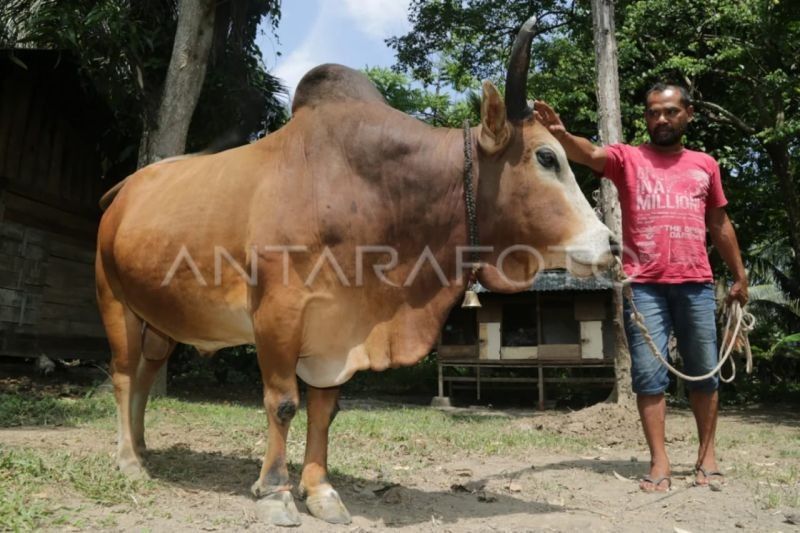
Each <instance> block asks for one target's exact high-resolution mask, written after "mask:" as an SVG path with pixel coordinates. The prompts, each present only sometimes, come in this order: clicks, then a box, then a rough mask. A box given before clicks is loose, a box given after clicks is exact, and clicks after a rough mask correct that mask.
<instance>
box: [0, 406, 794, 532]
mask: <svg viewBox="0 0 800 533" xmlns="http://www.w3.org/2000/svg"><path fill="white" fill-rule="evenodd" d="M375 404H380V405H382V406H384V407H385V405H386V404H385V403H382V402H370V401H369V400H364V399H358V400H345V401H343V406H342V407H343V411H345V412H346V411H347V410H348V409H363V408H365V406H366V408H369V406H370V405H375ZM448 413H450V414H452V415H453V416H460V415H465V414H466V415H469V416H472V415H475V416H486V417H487V418H496V417H500V418H502V419H503V420H504V421H506V422H504V424H508V425H511V426H512V427H513V428H514V429H518V430H519V431H531V430H534V431H542V432H547V433H548V434H550V433H552V434H554V435H561V436H564V437H567V438H572V437H575V438H577V439H586V444H585V445H584V446H583V447H582V448H581V450H582V451H580V452H574V451H558V450H555V451H554V450H553V449H552V447H549V448H548V449H547V450H543V451H541V452H535V453H533V452H532V453H529V454H528V455H526V456H519V455H516V454H513V453H504V452H503V451H502V446H500V447H499V451H497V452H496V453H491V454H484V455H480V454H477V455H476V454H474V453H471V454H469V455H468V456H467V457H461V456H459V455H458V454H453V455H451V456H450V457H445V458H441V457H439V458H435V459H431V458H425V457H420V458H419V459H418V460H419V461H420V462H422V463H423V464H422V466H423V467H422V468H416V467H414V466H413V463H412V466H411V467H409V466H399V467H398V466H394V467H393V466H392V464H391V462H390V461H389V460H387V465H386V468H385V469H384V470H381V471H380V472H377V473H373V474H364V475H360V476H359V475H356V476H352V475H344V474H339V475H336V474H335V473H334V475H333V476H332V481H333V483H334V485H335V486H336V488H337V489H338V491H339V493H340V495H341V497H342V499H343V501H344V502H345V504H346V505H347V507H348V508H349V510H350V512H351V514H352V517H353V522H352V524H350V525H347V526H331V525H328V524H326V523H324V522H321V521H319V520H317V519H315V518H313V517H312V516H310V515H309V514H307V511H306V509H305V506H304V505H303V504H302V502H300V501H299V500H298V509H299V510H300V512H301V515H302V520H303V523H302V525H301V526H300V527H299V528H296V529H295V531H302V532H312V531H313V532H316V531H348V532H362V531H396V532H398V533H399V532H412V531H413V532H418V531H453V532H457V531H458V532H461V531H465V532H467V531H469V532H471V531H476V532H477V531H576V530H587V531H644V530H647V531H670V532H678V533H680V532H682V531H691V532H700V531H733V530H745V531H798V530H800V528H798V526H797V525H794V524H793V522H795V523H797V522H800V509H799V508H798V503H797V501H798V491H799V490H800V488H799V487H798V471H799V470H800V416H799V415H798V413H796V412H791V411H790V410H782V409H778V408H769V409H748V410H739V411H737V410H724V411H723V413H722V416H721V420H720V423H719V456H720V465H721V467H722V469H723V470H724V471H725V473H726V483H725V484H724V485H723V486H722V487H721V490H710V489H709V488H698V487H692V486H691V480H692V479H693V476H692V471H691V466H692V464H693V462H694V454H695V453H696V444H695V441H694V436H693V435H694V421H693V419H692V418H691V415H690V413H689V412H688V411H686V410H681V409H671V411H670V413H669V418H668V429H667V433H668V436H669V438H668V442H669V450H670V453H671V459H672V462H673V469H674V473H673V475H674V477H673V488H672V490H671V491H670V492H668V493H666V494H645V493H642V492H640V491H639V490H638V488H637V481H636V480H637V479H638V478H639V477H641V476H642V475H643V474H645V473H646V471H647V463H646V461H647V460H648V454H647V452H646V448H645V443H644V440H643V438H642V437H641V436H640V429H639V426H638V421H637V418H636V416H635V414H634V413H631V412H630V411H624V410H620V409H617V408H615V407H613V406H610V405H598V406H594V407H592V408H588V409H584V410H581V411H576V412H563V411H560V412H555V411H550V412H535V411H522V410H498V409H492V410H488V409H486V408H454V409H450V410H449V411H448ZM215 428H216V429H215ZM215 428H209V429H208V430H204V429H203V428H197V430H196V431H192V432H191V437H190V436H188V435H187V430H186V427H185V426H181V425H179V424H173V423H170V421H169V420H168V419H165V418H161V419H159V420H158V422H157V423H156V424H154V425H151V431H150V432H149V434H148V446H149V448H150V450H151V451H150V452H149V455H148V457H147V467H148V470H149V471H150V472H151V475H152V476H153V478H154V479H155V480H157V487H156V488H155V489H153V490H152V491H150V493H149V496H148V497H147V501H141V502H138V501H134V502H133V503H130V502H127V503H125V504H117V505H113V506H110V507H109V506H100V505H92V504H91V503H87V501H86V500H85V499H81V498H80V497H78V496H74V501H73V497H71V496H69V495H65V494H64V491H58V498H59V502H58V505H61V506H66V507H71V508H78V509H80V512H81V513H82V514H83V516H84V518H85V519H86V524H91V526H90V527H89V526H87V527H86V529H92V530H94V529H108V530H124V531H130V530H136V531H171V532H179V531H197V530H202V531H239V530H259V531H262V530H280V529H279V528H269V527H267V526H266V525H265V524H264V523H263V521H261V520H260V518H259V504H258V502H257V501H256V500H254V499H253V498H252V497H251V496H250V494H249V486H250V484H251V483H252V482H253V481H254V473H255V472H257V470H258V467H259V461H258V459H257V457H258V456H257V455H255V454H252V453H246V452H244V451H242V450H241V449H240V448H237V447H236V446H235V445H234V444H233V443H232V442H231V439H230V438H229V437H230V436H229V435H227V434H226V432H225V431H224V430H219V428H218V427H216V426H215ZM333 431H334V432H335V431H336V429H335V426H334V429H333ZM198 435H202V436H201V437H198ZM420 437H421V438H424V437H425V436H424V435H420ZM115 438H116V435H115V431H114V430H113V429H112V428H111V427H89V426H87V427H31V426H28V427H13V428H0V444H1V445H2V446H5V447H7V448H9V449H12V450H13V449H26V450H39V449H46V450H48V451H53V450H81V453H99V454H106V455H109V456H110V455H111V454H112V453H113V450H114V445H115ZM435 444H436V443H433V445H434V446H435ZM346 453H348V451H347V450H340V451H338V454H340V455H342V454H346ZM353 453H356V451H355V450H354V451H353ZM375 453H381V452H380V451H379V450H376V452H375ZM415 460H416V459H415ZM0 474H2V471H0ZM294 476H295V478H296V476H297V472H296V467H295V472H294ZM42 490H43V491H44V492H45V493H47V487H43V488H42ZM132 498H133V499H134V500H136V498H135V497H132ZM65 527H66V528H67V529H84V528H82V527H80V525H78V526H75V525H73V526H58V527H56V528H54V529H59V530H62V529H64V528H65Z"/></svg>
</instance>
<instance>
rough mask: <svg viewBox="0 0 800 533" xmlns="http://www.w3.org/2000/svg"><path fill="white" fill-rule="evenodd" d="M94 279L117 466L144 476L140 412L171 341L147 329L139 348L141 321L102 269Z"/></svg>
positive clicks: (142, 423)
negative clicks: (112, 401) (107, 351)
mask: <svg viewBox="0 0 800 533" xmlns="http://www.w3.org/2000/svg"><path fill="white" fill-rule="evenodd" d="M96 278H97V301H98V305H99V308H100V315H101V316H102V319H103V325H104V326H105V329H106V335H107V336H108V343H109V346H110V347H111V381H112V383H113V384H114V397H115V398H116V401H117V466H118V467H119V469H120V471H122V472H123V473H125V474H127V475H129V476H132V477H146V476H147V474H146V472H145V470H144V467H143V466H142V456H141V454H142V452H143V451H144V449H145V443H144V409H145V405H146V404H147V395H148V394H149V392H150V387H151V386H152V384H153V380H154V378H155V376H156V374H157V373H158V370H159V369H160V368H161V366H163V364H164V362H165V361H166V360H167V358H168V357H169V354H170V352H171V351H172V349H173V348H174V342H172V341H171V340H170V339H167V338H165V337H163V336H161V335H160V334H158V333H157V332H155V331H152V330H150V328H148V329H147V330H146V333H145V335H144V341H145V342H144V346H143V345H142V338H143V335H142V324H143V323H142V320H141V319H139V317H137V316H136V315H135V314H134V313H133V311H131V310H130V308H128V307H127V306H126V305H125V304H124V303H123V302H121V301H120V300H118V299H117V298H116V297H115V296H114V294H113V293H112V291H111V288H110V287H109V285H108V283H107V281H106V277H105V272H104V271H103V269H102V267H98V269H97V271H96ZM143 354H144V357H142V355H143Z"/></svg>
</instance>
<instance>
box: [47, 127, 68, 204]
mask: <svg viewBox="0 0 800 533" xmlns="http://www.w3.org/2000/svg"><path fill="white" fill-rule="evenodd" d="M65 136H66V131H65V128H64V119H63V118H61V117H58V118H57V120H56V125H55V131H54V133H53V148H52V150H51V151H50V161H49V164H48V170H47V187H46V190H47V193H48V194H50V195H52V196H54V197H58V196H60V191H59V190H58V188H59V184H60V183H61V165H62V163H63V161H64V144H65V140H64V139H65Z"/></svg>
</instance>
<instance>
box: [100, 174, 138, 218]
mask: <svg viewBox="0 0 800 533" xmlns="http://www.w3.org/2000/svg"><path fill="white" fill-rule="evenodd" d="M129 177H130V176H128V178H129ZM128 178H125V179H124V180H122V181H120V182H119V183H117V184H116V185H114V186H113V187H111V188H110V189H109V190H107V191H106V192H105V194H104V195H103V196H101V197H100V202H98V203H99V204H100V209H102V210H103V211H105V210H106V209H108V206H110V205H111V202H113V201H114V198H116V197H117V193H119V191H120V190H121V189H122V187H123V186H124V185H125V182H126V181H128Z"/></svg>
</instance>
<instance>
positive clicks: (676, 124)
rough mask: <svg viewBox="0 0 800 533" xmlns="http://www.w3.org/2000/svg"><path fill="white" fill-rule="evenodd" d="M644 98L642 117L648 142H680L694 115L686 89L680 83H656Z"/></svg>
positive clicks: (665, 143)
mask: <svg viewBox="0 0 800 533" xmlns="http://www.w3.org/2000/svg"><path fill="white" fill-rule="evenodd" d="M645 98H646V104H645V110H644V118H645V121H646V122H647V133H649V134H650V142H651V143H653V144H654V145H656V146H673V145H675V144H678V143H680V142H681V138H682V137H683V134H684V133H685V132H686V128H687V126H688V124H689V122H691V120H692V117H693V116H694V107H692V104H691V99H690V98H689V93H688V91H686V89H684V88H683V87H681V86H680V85H674V84H668V83H657V84H655V85H653V86H652V87H651V88H650V90H649V91H647V96H646V97H645Z"/></svg>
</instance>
